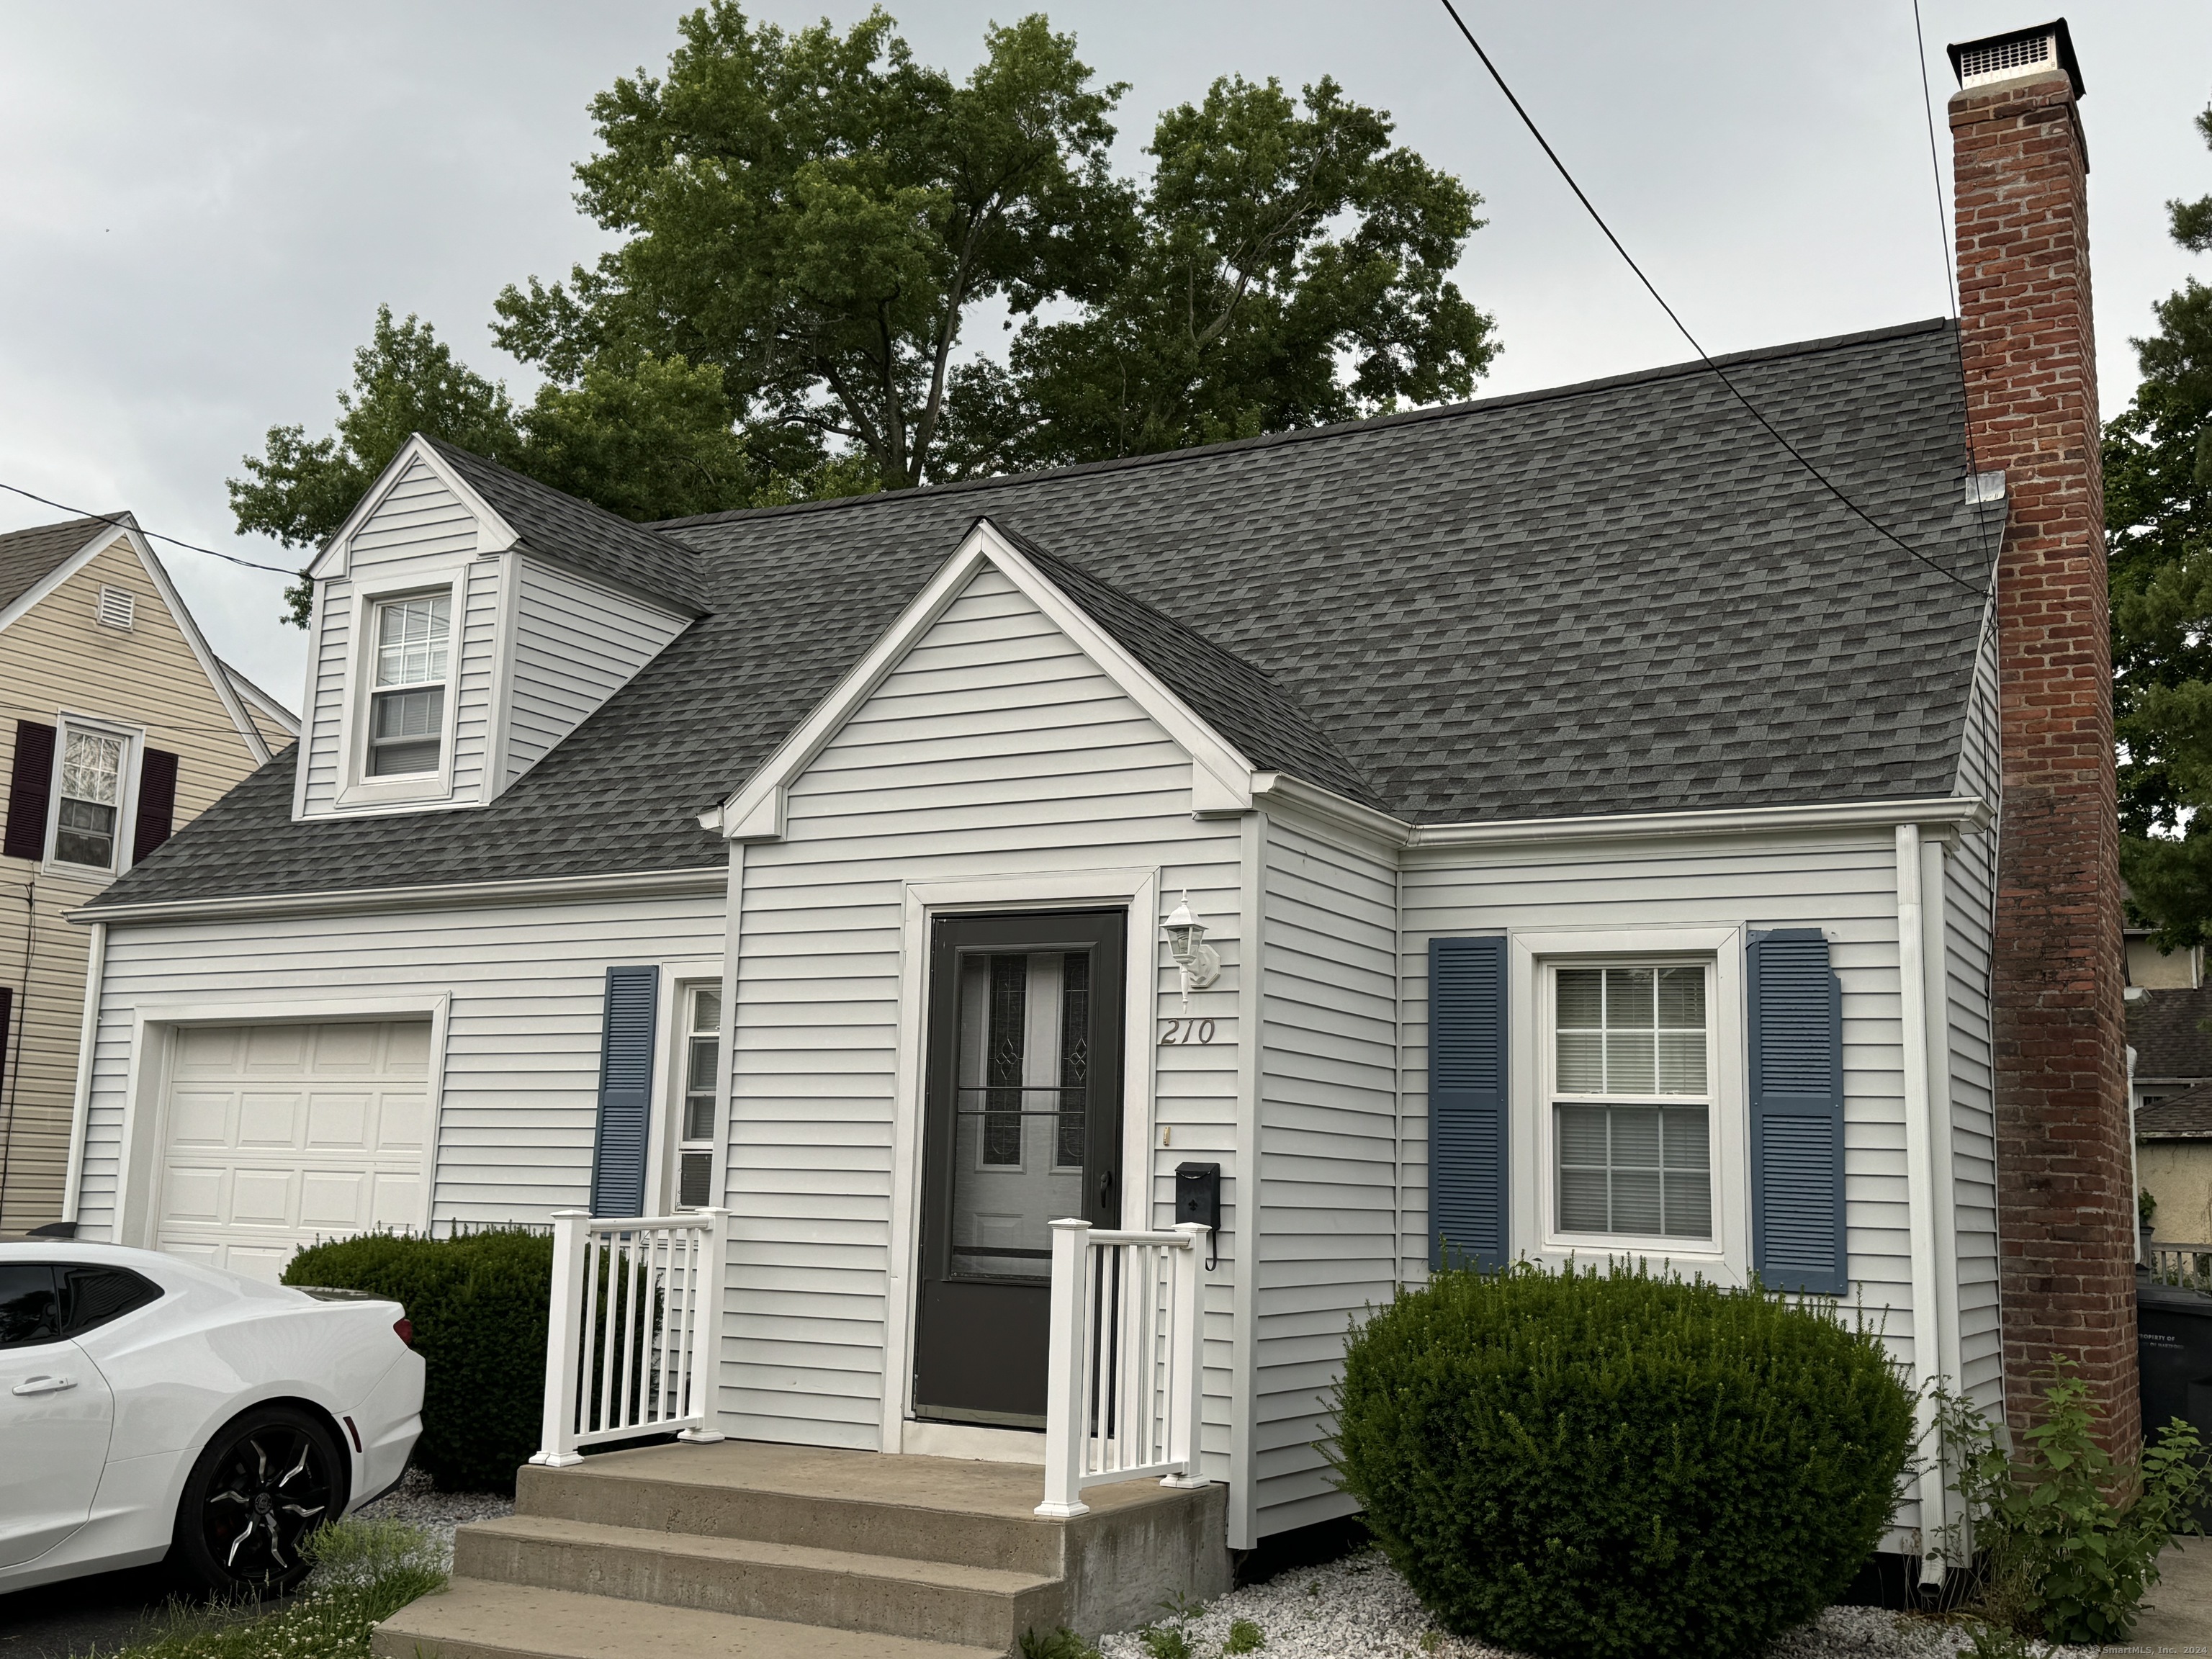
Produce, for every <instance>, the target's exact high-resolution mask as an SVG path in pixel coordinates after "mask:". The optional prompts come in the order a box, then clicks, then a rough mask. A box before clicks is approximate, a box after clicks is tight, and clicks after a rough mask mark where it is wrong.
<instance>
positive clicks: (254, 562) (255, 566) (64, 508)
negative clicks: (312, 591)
mask: <svg viewBox="0 0 2212 1659" xmlns="http://www.w3.org/2000/svg"><path fill="white" fill-rule="evenodd" d="M0 489H4V490H7V491H8V492H9V494H10V495H21V496H23V497H24V498H25V499H26V500H28V501H36V502H38V503H39V505H40V506H41V507H52V508H53V509H54V510H55V511H56V512H58V513H76V516H77V517H78V518H80V519H92V520H97V521H98V522H99V523H101V524H112V525H113V526H115V527H116V528H117V529H118V530H135V531H137V532H138V533H139V534H140V535H142V536H150V537H151V538H153V539H154V540H155V541H157V542H167V543H168V544H169V545H170V546H172V547H181V548H183V549H184V550H185V551H186V552H187V553H204V554H206V555H207V556H208V557H210V559H227V560H228V561H229V562H231V563H232V564H242V565H244V566H245V567H246V568H247V569H248V570H266V571H269V572H270V573H272V574H276V575H279V576H289V577H291V578H292V579H293V580H295V581H297V580H299V577H300V573H299V572H298V571H297V570H293V569H289V568H287V567H285V566H283V565H281V564H264V563H262V562H260V561H259V560H258V559H245V558H240V556H238V555H237V554H235V553H225V552H224V551H222V550H221V549H220V548H214V547H202V546H201V545H200V544H198V543H197V542H182V541H179V540H178V539H177V538H175V537H174V536H164V535H163V534H162V533H161V532H160V531H158V530H149V529H147V528H146V526H144V525H142V524H137V523H134V522H132V521H131V520H128V519H116V518H111V517H109V516H108V515H107V514H106V513H88V512H86V511H85V510H84V509H83V508H82V507H71V506H70V505H69V504H68V503H66V502H64V501H49V500H48V499H47V498H46V496H44V495H33V494H32V492H31V491H29V490H27V489H23V488H22V487H21V486H20V485H18V484H11V483H0Z"/></svg>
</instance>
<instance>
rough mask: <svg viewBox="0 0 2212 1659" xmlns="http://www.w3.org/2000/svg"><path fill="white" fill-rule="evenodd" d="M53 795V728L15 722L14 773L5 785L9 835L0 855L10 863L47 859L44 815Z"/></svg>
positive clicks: (0, 845) (3, 843)
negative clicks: (6, 787)
mask: <svg viewBox="0 0 2212 1659" xmlns="http://www.w3.org/2000/svg"><path fill="white" fill-rule="evenodd" d="M53 793H54V728H53V727H52V726H40V724H39V723H38V722H37V721H35V720H17V721H16V722H15V773H14V775H12V776H11V777H10V778H9V781H8V833H7V837H6V839H5V840H4V841H0V853H4V854H7V855H8V856H9V858H11V859H42V858H44V857H46V814H47V809H48V808H49V807H50V806H51V805H52V802H53Z"/></svg>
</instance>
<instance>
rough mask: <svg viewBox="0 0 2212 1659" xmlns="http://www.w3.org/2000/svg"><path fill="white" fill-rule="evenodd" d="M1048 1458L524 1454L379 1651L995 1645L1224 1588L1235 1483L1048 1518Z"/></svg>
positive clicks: (934, 1654)
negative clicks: (1041, 1515) (499, 1494)
mask: <svg viewBox="0 0 2212 1659" xmlns="http://www.w3.org/2000/svg"><path fill="white" fill-rule="evenodd" d="M1043 1485H1044V1482H1043V1477H1042V1472H1041V1471H1040V1470H1039V1469H1038V1468H1036V1467H1035V1466H1034V1465H1026V1464H1018V1463H984V1462H963V1461H959V1460H956V1459H951V1458H941V1457H886V1456H882V1455H877V1454H874V1453H870V1452H840V1451H822V1450H816V1449H810V1448H805V1447H799V1446H777V1445H766V1444H762V1443H756V1442H747V1441H724V1442H722V1443H720V1444H716V1445H708V1446H688V1445H669V1446H654V1447H650V1448H647V1449H643V1450H639V1451H628V1452H611V1453H608V1454H605V1455H602V1456H598V1457H592V1458H587V1459H586V1461H585V1462H582V1463H580V1464H578V1465H574V1466H573V1467H571V1468H565V1469H548V1468H539V1467H536V1466H532V1467H530V1468H525V1469H524V1470H523V1471H522V1478H521V1481H520V1485H519V1486H518V1487H517V1490H516V1493H515V1512H514V1514H513V1515H512V1516H507V1518H505V1519H503V1520H499V1521H487V1522H477V1523H476V1524H475V1525H472V1526H467V1527H464V1528H461V1529H460V1531H459V1534H458V1535H457V1537H456V1538H455V1541H454V1552H453V1583H452V1585H451V1587H450V1588H448V1589H447V1590H445V1591H443V1592H442V1593H441V1594H439V1595H432V1596H426V1597H424V1598H423V1599H422V1601H417V1602H416V1603H415V1604H414V1605H413V1606H411V1607H404V1608H403V1609H401V1610H400V1611H399V1612H398V1613H394V1614H393V1615H392V1617H391V1618H390V1619H387V1620H385V1622H384V1623H383V1625H382V1626H380V1627H379V1629H378V1631H377V1632H376V1636H375V1640H374V1651H375V1653H376V1654H377V1655H378V1656H380V1659H630V1656H633V1655H636V1654H641V1653H666V1654H671V1655H675V1654H694V1653H696V1654H700V1655H708V1656H714V1659H785V1656H791V1659H799V1656H801V1655H805V1656H809V1659H845V1656H847V1655H848V1654H850V1655H851V1656H853V1659H860V1656H862V1655H864V1654H865V1655H867V1656H871V1659H996V1656H1004V1655H1006V1654H1010V1653H1012V1652H1013V1651H1014V1650H1015V1649H1016V1645H1017V1644H1018V1642H1019V1640H1020V1638H1021V1635H1022V1632H1024V1631H1026V1630H1030V1629H1036V1630H1039V1631H1048V1630H1050V1629H1052V1628H1053V1627H1054V1626H1056V1625H1063V1624H1064V1625H1067V1626H1071V1627H1073V1628H1074V1629H1076V1630H1079V1631H1081V1632H1083V1633H1084V1634H1085V1635H1095V1634H1097V1633H1098V1632H1102V1631H1108V1630H1122V1629H1127V1628H1130V1627H1132V1626H1137V1625H1140V1624H1143V1623H1145V1622H1146V1620H1149V1619H1150V1618H1152V1616H1153V1615H1154V1613H1156V1612H1157V1610H1158V1605H1159V1603H1160V1602H1161V1601H1163V1600H1164V1599H1165V1598H1167V1597H1169V1596H1170V1595H1187V1596H1189V1597H1191V1598H1193V1599H1194V1600H1204V1599H1206V1598H1209V1597H1212V1596H1214V1595H1220V1594H1221V1593H1222V1592H1223V1591H1224V1590H1225V1589H1228V1587H1229V1558H1228V1550H1227V1547H1226V1545H1227V1537H1226V1524H1227V1489H1226V1488H1225V1487H1222V1486H1209V1487H1204V1488H1200V1489H1198V1490H1196V1491H1180V1490H1176V1489H1173V1488H1169V1487H1164V1486H1161V1485H1160V1484H1159V1483H1158V1481H1156V1480H1133V1481H1127V1482H1123V1483H1121V1484H1117V1485H1115V1486H1096V1487H1093V1488H1091V1490H1090V1491H1089V1492H1085V1494H1084V1500H1085V1503H1087V1504H1090V1505H1091V1514H1089V1515H1085V1516H1077V1517H1076V1518H1075V1519H1073V1520H1070V1521H1043V1520H1039V1519H1038V1518H1037V1517H1036V1516H1035V1515H1034V1514H1032V1513H1031V1510H1034V1508H1035V1507H1036V1503H1037V1500H1038V1498H1040V1497H1041V1496H1042V1491H1043Z"/></svg>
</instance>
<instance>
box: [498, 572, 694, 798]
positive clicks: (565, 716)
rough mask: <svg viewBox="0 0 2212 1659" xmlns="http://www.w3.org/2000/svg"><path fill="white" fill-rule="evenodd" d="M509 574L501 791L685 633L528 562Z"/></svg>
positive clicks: (632, 602) (651, 610)
mask: <svg viewBox="0 0 2212 1659" xmlns="http://www.w3.org/2000/svg"><path fill="white" fill-rule="evenodd" d="M516 568H517V569H518V570H519V571H520V579H519V580H518V582H517V585H516V592H515V596H514V651H513V662H514V668H513V685H512V687H511V688H510V690H509V693H508V699H507V761H506V765H505V767H504V769H503V775H502V777H501V780H500V784H499V787H500V789H504V788H505V787H507V785H508V784H511V783H513V781H515V780H516V779H517V778H519V777H520V776H521V775H523V774H524V773H525V772H527V771H528V770H529V769H531V768H532V767H533V766H535V765H536V764H537V763H538V762H539V761H540V760H542V759H544V757H545V754H546V751H547V750H550V749H551V748H552V747H553V745H554V744H556V743H558V742H560V741H561V739H562V738H565V737H567V736H568V733H569V732H573V731H574V730H575V729H576V728H577V727H578V726H580V725H582V724H583V722H584V720H586V717H587V716H589V715H590V714H591V713H592V711H593V710H594V709H596V708H599V705H600V704H601V703H603V702H605V701H606V700H607V699H608V698H609V697H611V696H613V695H614V694H615V693H616V692H617V691H619V690H622V688H623V686H624V685H626V684H629V681H630V680H631V678H633V677H635V674H636V673H637V671H638V670H639V669H641V668H642V667H644V666H645V665H646V664H647V663H649V662H651V661H652V660H653V658H655V657H656V656H658V655H659V654H660V652H661V650H662V648H663V647H665V646H666V645H667V644H668V642H669V641H671V640H672V639H674V638H675V637H676V636H677V635H678V634H680V633H682V632H683V631H684V619H683V618H682V617H677V616H674V615H672V614H671V613H670V612H668V611H662V610H659V609H658V608H657V607H655V606H653V605H647V604H645V603H644V602H643V601H641V600H638V599H629V598H626V597H624V596H622V595H619V594H617V593H613V592H609V591H608V590H607V589H605V588H603V587H598V586H593V585H592V584H591V583H589V582H586V581H585V580H582V579H581V578H580V577H577V576H571V575H569V574H567V573H566V572H563V571H559V570H553V569H550V568H547V567H545V566H544V565H540V564H538V563H537V562H534V561H532V560H530V559H519V560H517V561H516ZM493 793H498V791H497V790H495V791H494V792H493Z"/></svg>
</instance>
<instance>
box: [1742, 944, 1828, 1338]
mask: <svg viewBox="0 0 2212 1659" xmlns="http://www.w3.org/2000/svg"><path fill="white" fill-rule="evenodd" d="M1750 958H1751V961H1750V972H1749V975H1748V978H1749V982H1750V990H1749V1001H1750V1008H1749V1015H1750V1025H1751V1091H1750V1093H1751V1261H1752V1266H1753V1267H1755V1268H1756V1269H1757V1270H1758V1273H1759V1278H1760V1279H1761V1280H1762V1281H1764V1282H1765V1285H1766V1286H1767V1288H1768V1289H1769V1290H1784V1291H1813V1292H1814V1293H1816V1294H1818V1295H1821V1296H1842V1295H1844V1294H1845V1292H1846V1290H1847V1288H1848V1285H1849V1280H1850V1268H1849V1264H1848V1262H1847V1261H1846V1259H1845V1255H1844V987H1843V982H1842V981H1840V980H1838V978H1837V977H1836V972H1835V969H1833V968H1832V966H1830V965H1829V962H1828V939H1827V935H1826V934H1825V933H1821V932H1820V930H1819V929H1818V928H1815V927H1790V928H1780V929H1777V930H1776V931H1775V932H1773V933H1753V935H1752V936H1751V949H1750Z"/></svg>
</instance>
